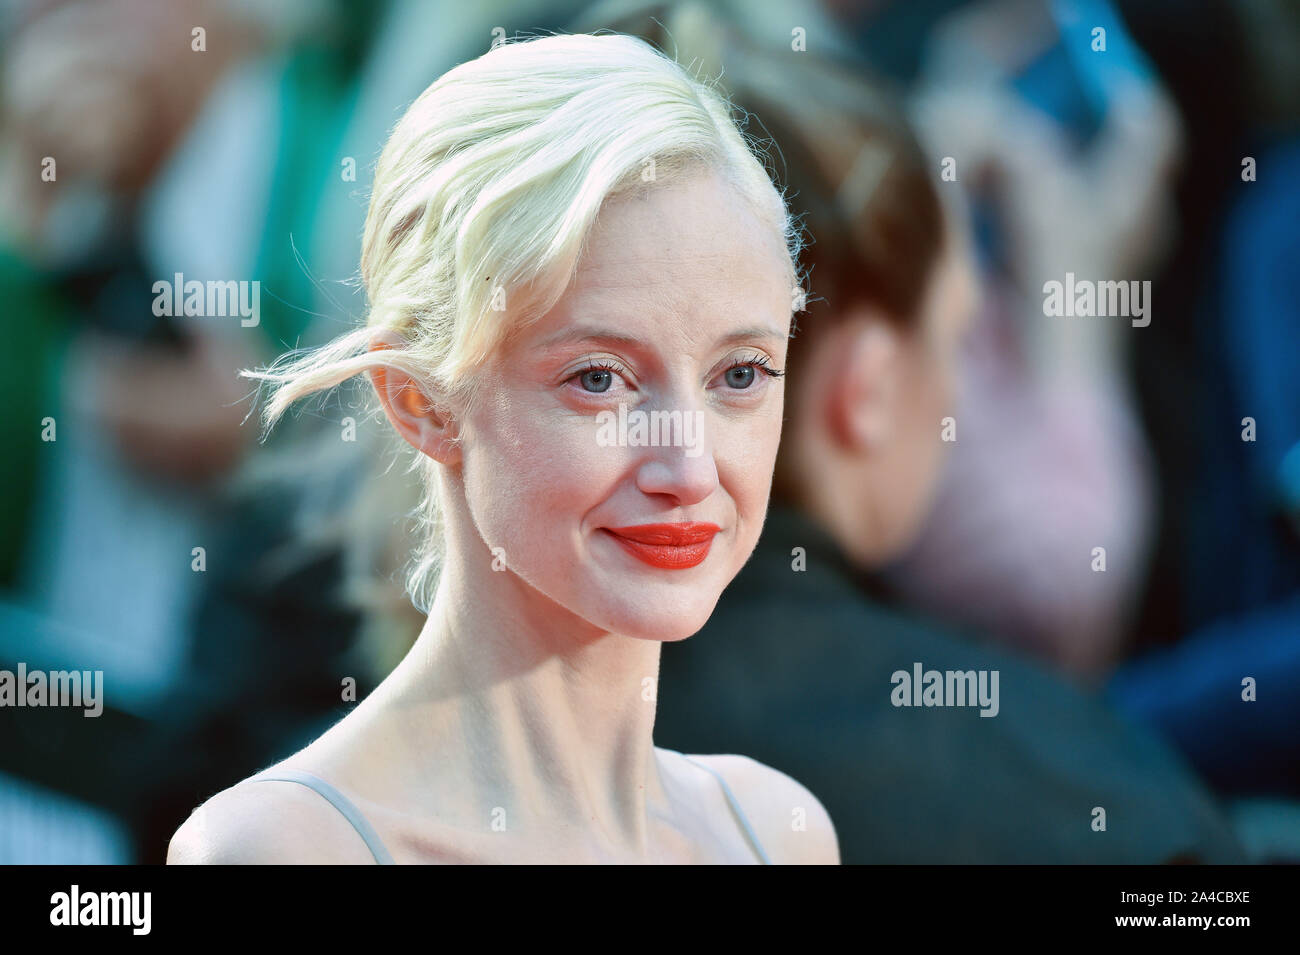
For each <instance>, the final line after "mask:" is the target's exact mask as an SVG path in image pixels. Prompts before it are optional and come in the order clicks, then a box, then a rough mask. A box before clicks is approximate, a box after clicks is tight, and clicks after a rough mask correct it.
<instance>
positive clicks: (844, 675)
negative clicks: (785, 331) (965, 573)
mask: <svg viewBox="0 0 1300 955" xmlns="http://www.w3.org/2000/svg"><path fill="white" fill-rule="evenodd" d="M622 10H623V13H622V15H620V16H619V17H617V18H609V17H606V18H605V19H601V16H600V11H599V10H597V11H594V12H593V13H592V14H591V15H590V16H589V17H588V18H587V19H585V20H583V21H581V24H580V28H581V29H596V28H600V27H607V28H610V29H615V30H619V31H623V32H629V33H633V34H639V35H642V36H644V37H646V38H647V39H650V40H651V41H652V42H654V43H656V44H657V45H659V46H660V47H661V48H663V49H665V50H667V51H668V52H669V53H670V54H675V55H676V57H677V59H678V60H679V62H683V63H691V62H696V63H698V64H699V68H700V69H701V70H702V71H703V72H707V73H711V74H717V73H722V74H723V76H724V82H725V84H726V85H727V88H728V92H729V94H730V95H731V96H732V97H733V100H734V102H735V105H736V106H738V107H740V108H742V109H744V110H748V111H751V112H752V113H753V114H754V115H756V116H757V118H758V121H759V122H760V123H761V126H762V128H763V129H762V130H759V131H760V132H766V133H767V134H770V135H771V137H772V138H773V139H774V140H775V141H776V142H777V143H779V144H780V153H781V156H782V157H783V159H784V163H785V168H784V169H782V170H777V172H778V174H780V175H781V177H782V179H783V180H784V181H785V184H786V185H787V186H788V188H789V190H790V194H791V196H792V200H791V201H792V204H793V205H794V207H795V210H796V211H797V212H802V213H803V214H804V216H805V219H804V226H805V228H806V229H807V230H808V232H809V233H810V244H809V246H808V248H807V251H806V252H805V258H804V264H805V266H806V267H807V268H808V270H809V279H808V283H809V286H810V287H809V299H808V308H807V310H806V312H805V313H804V314H802V315H800V316H798V319H799V321H798V326H799V328H798V330H797V331H796V332H795V334H794V337H793V340H792V341H791V344H790V348H789V353H788V360H787V373H788V378H787V383H788V384H787V393H786V421H785V433H784V435H783V440H782V445H781V451H780V455H779V458H778V462H777V470H776V475H775V478H774V488H773V497H772V506H771V508H770V510H769V514H768V518H767V522H766V525H765V528H764V531H763V534H762V537H761V539H760V541H759V544H758V547H757V549H756V551H755V552H754V555H753V557H752V558H751V559H750V561H749V563H748V564H747V565H746V566H745V568H744V569H743V570H742V571H741V573H740V575H739V576H738V577H737V578H736V580H735V581H734V582H733V583H732V585H731V586H730V587H729V588H728V589H727V590H726V591H725V592H724V594H723V596H722V598H721V601H720V602H719V604H718V607H717V609H716V611H715V613H714V614H713V616H712V617H711V618H710V620H709V622H708V624H707V625H706V626H705V628H704V629H703V631H701V632H700V633H699V634H697V635H696V636H695V637H694V638H692V639H691V640H689V641H685V642H683V643H681V644H678V645H674V646H670V647H667V648H665V650H664V653H663V655H662V662H661V669H660V682H659V690H658V711H657V722H656V725H655V740H656V742H657V743H658V744H660V745H665V746H670V747H675V748H680V749H683V750H687V751H692V752H704V753H708V752H718V753H728V752H738V753H746V754H748V755H750V756H752V757H753V758H755V759H757V760H759V761H761V762H764V763H767V764H769V765H772V766H775V767H778V768H780V769H781V770H782V771H784V772H787V773H790V774H791V775H792V776H794V777H795V778H798V779H799V780H801V781H802V782H803V783H805V784H806V785H807V786H808V787H809V788H810V789H811V790H812V791H813V792H815V793H817V795H818V797H819V799H820V800H821V801H822V803H823V804H824V805H825V807H826V809H827V810H828V811H829V812H830V814H831V816H832V818H834V819H835V824H836V830H837V834H838V836H839V841H840V849H841V857H842V859H843V861H844V862H845V863H852V862H950V863H966V862H970V863H976V862H979V863H1010V862H1042V863H1094V862H1113V863H1156V862H1186V861H1200V862H1240V861H1244V857H1243V854H1242V850H1241V848H1240V846H1239V845H1238V843H1237V840H1236V838H1235V836H1234V834H1233V833H1232V831H1231V830H1230V828H1229V827H1228V825H1227V824H1226V822H1225V821H1224V820H1223V817H1222V816H1221V815H1220V812H1219V809H1218V807H1217V806H1216V805H1215V804H1214V802H1213V800H1212V799H1211V797H1210V796H1209V795H1208V793H1207V792H1206V791H1205V789H1204V788H1203V787H1202V785H1201V784H1200V782H1199V781H1198V780H1197V779H1196V778H1195V777H1194V776H1193V775H1192V774H1191V773H1190V772H1189V771H1188V770H1187V768H1186V767H1185V765H1184V764H1183V763H1182V762H1181V761H1180V760H1179V759H1178V757H1176V756H1175V755H1174V754H1173V753H1172V752H1171V751H1170V750H1169V749H1168V748H1166V747H1165V746H1164V745H1163V744H1162V743H1160V742H1159V741H1158V740H1157V739H1155V738H1154V737H1153V736H1151V735H1150V734H1148V733H1146V732H1145V731H1142V730H1139V729H1137V728H1135V727H1133V726H1131V725H1129V724H1127V723H1126V722H1124V721H1123V720H1121V719H1120V718H1119V717H1118V716H1116V715H1115V714H1114V713H1113V712H1112V711H1111V710H1110V709H1108V708H1106V707H1105V706H1104V705H1103V704H1102V703H1101V702H1099V701H1098V700H1097V699H1095V698H1094V697H1092V696H1090V695H1087V694H1085V693H1084V692H1082V691H1080V690H1078V689H1076V688H1074V687H1072V686H1070V685H1067V683H1066V682H1064V681H1063V680H1062V679H1060V678H1058V677H1056V676H1054V675H1052V674H1050V673H1048V672H1046V671H1045V670H1043V669H1041V668H1039V667H1037V666H1036V665H1033V664H1030V663H1028V662H1026V661H1024V660H1022V659H1021V658H1019V657H1017V656H1014V655H1012V654H1010V653H1007V652H1004V651H999V650H995V649H991V648H988V647H986V646H981V645H979V644H978V643H977V641H975V640H974V639H970V638H969V635H967V634H964V633H959V632H955V631H946V630H944V629H940V628H938V627H936V626H934V625H932V624H930V623H929V622H927V621H925V620H923V619H921V618H919V617H918V616H916V615H912V614H908V613H904V612H900V611H896V610H894V609H891V608H889V607H887V606H886V605H885V599H884V598H885V594H884V592H883V588H882V587H881V586H880V585H879V583H878V582H876V581H875V580H873V578H872V577H871V576H870V575H871V573H872V572H873V571H874V570H876V569H878V568H879V567H881V566H882V565H883V564H885V563H886V562H888V561H889V560H890V559H892V558H893V557H895V556H896V555H897V554H898V553H899V552H900V551H901V550H902V549H904V548H905V547H906V546H907V544H908V543H909V542H910V540H911V539H912V537H913V536H914V535H915V534H916V533H917V530H918V528H919V526H920V524H921V522H922V520H923V518H924V517H925V515H926V512H927V509H928V507H929V504H930V500H931V497H932V494H933V489H934V486H935V484H936V479H937V476H938V474H939V473H940V470H941V464H942V450H943V448H944V444H943V442H942V440H941V439H942V429H943V427H944V422H943V419H944V418H945V417H946V416H947V415H948V414H949V413H950V412H949V410H947V409H948V408H949V406H950V401H951V394H952V390H953V376H954V373H955V370H956V369H955V367H954V365H955V361H956V355H957V346H958V343H959V340H960V335H961V331H962V327H963V325H964V323H965V321H966V316H967V314H968V313H969V312H970V311H971V309H972V308H973V306H974V303H975V302H974V299H975V296H974V294H973V292H974V290H973V288H972V283H971V269H970V265H969V260H968V257H967V252H966V240H965V238H964V234H965V224H964V222H963V220H962V218H961V216H960V214H959V213H958V212H957V211H956V210H948V209H945V207H944V205H943V203H942V202H941V200H940V197H939V195H938V193H937V192H936V189H935V187H934V185H933V184H932V181H933V178H937V174H938V168H939V167H938V165H937V163H931V162H930V161H929V160H928V159H927V158H926V157H925V156H924V154H923V152H922V150H921V148H920V147H919V145H918V143H917V141H916V139H915V138H914V136H913V134H912V133H911V131H910V130H909V128H908V126H907V124H906V122H905V120H904V119H903V117H902V116H901V114H900V113H899V111H898V110H897V108H896V107H895V106H894V105H893V104H892V103H891V101H890V99H889V97H888V95H887V94H886V92H885V91H883V90H882V89H881V88H880V87H879V86H878V85H877V84H875V83H873V82H872V81H870V80H868V79H866V78H865V72H864V70H863V69H862V67H861V66H860V65H857V64H851V63H845V64H844V65H843V67H837V66H835V65H832V64H831V63H830V61H829V60H828V59H827V58H826V57H825V56H819V57H817V58H814V57H811V56H803V55H799V54H797V53H795V54H792V53H791V52H790V50H788V49H785V50H782V49H780V48H775V49H772V50H771V51H769V52H760V50H759V49H758V48H756V47H755V46H753V45H751V44H750V43H748V42H747V41H746V40H745V39H744V38H743V37H742V36H741V35H740V34H739V33H738V32H736V31H735V30H733V29H731V28H728V27H726V26H725V25H724V24H723V23H722V22H721V21H720V20H718V19H717V18H715V17H713V16H712V15H711V14H709V13H707V12H706V10H705V9H704V8H703V7H701V6H699V5H688V6H683V7H672V6H653V7H643V8H640V9H639V10H638V11H637V12H635V13H629V12H627V7H626V5H623V7H622ZM755 131H756V130H754V129H751V132H755ZM918 664H919V667H920V669H921V671H922V672H923V673H924V672H925V671H938V672H939V673H940V674H944V673H952V672H960V673H971V674H972V675H978V676H979V677H982V678H984V679H985V681H986V682H985V683H984V684H983V688H985V689H987V690H990V691H991V692H989V693H987V694H986V696H985V697H984V698H983V702H982V703H981V704H980V705H974V704H975V703H976V701H975V700H974V699H967V700H965V701H964V702H965V704H966V705H964V706H963V705H956V706H953V705H947V706H945V705H932V704H933V702H934V700H933V698H932V697H931V696H930V695H929V693H928V691H927V693H926V694H924V695H923V693H922V687H921V686H915V687H913V686H910V681H911V680H912V678H913V675H914V674H915V673H916V669H915V668H916V667H917V665H918ZM900 673H901V674H902V676H901V677H900V676H899V674H900ZM995 677H996V679H997V682H994V678H995ZM917 682H918V683H920V682H925V683H927V684H928V683H929V680H928V678H925V679H923V680H919V681H917ZM954 683H955V681H952V680H949V681H948V682H947V683H946V687H947V688H948V689H949V690H951V689H952V687H953V686H954ZM937 689H938V690H939V693H938V700H946V701H947V702H948V703H949V704H952V703H954V702H957V701H956V700H955V699H954V698H952V697H945V696H944V695H943V692H944V689H945V687H944V686H940V687H938V688H937ZM953 696H955V694H954V695H953ZM985 717H987V718H985ZM792 824H793V825H797V824H798V820H797V818H796V819H792Z"/></svg>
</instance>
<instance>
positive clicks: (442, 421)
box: [370, 336, 460, 465]
mask: <svg viewBox="0 0 1300 955" xmlns="http://www.w3.org/2000/svg"><path fill="white" fill-rule="evenodd" d="M394 347H400V346H399V345H398V344H397V343H396V342H395V341H394V340H393V339H392V337H391V336H376V338H375V340H374V341H373V342H372V343H371V345H370V350H371V351H380V350H382V349H385V348H394ZM370 381H371V383H372V384H373V385H374V387H375V393H376V394H377V395H378V396H379V401H380V404H382V405H383V406H384V414H385V415H387V416H388V420H389V421H390V422H391V423H392V425H393V427H394V428H396V429H397V433H398V434H400V435H401V436H402V437H403V438H404V439H405V440H406V443H407V444H409V445H411V447H413V448H415V449H416V450H417V451H421V452H423V453H424V454H427V455H428V456H429V457H431V458H433V459H434V460H435V461H439V462H441V463H442V464H446V465H456V464H459V463H460V445H459V444H458V443H457V441H456V438H457V436H458V435H457V424H456V421H455V419H454V418H453V417H452V416H451V415H450V414H449V413H448V412H447V410H446V409H445V408H439V407H438V406H437V405H436V404H435V402H434V401H433V399H432V398H430V396H429V395H428V394H426V393H425V391H424V389H423V388H422V387H421V385H420V383H419V382H418V381H417V380H416V379H415V378H413V377H412V376H411V375H409V374H408V373H406V372H405V371H403V370H402V369H400V368H395V367H393V366H392V365H378V366H376V367H374V368H372V369H371V370H370Z"/></svg>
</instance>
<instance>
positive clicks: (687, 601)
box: [601, 588, 718, 643]
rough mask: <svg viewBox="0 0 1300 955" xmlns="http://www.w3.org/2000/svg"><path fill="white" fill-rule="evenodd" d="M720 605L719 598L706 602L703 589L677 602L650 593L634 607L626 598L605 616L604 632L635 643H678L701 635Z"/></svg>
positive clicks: (665, 595)
mask: <svg viewBox="0 0 1300 955" xmlns="http://www.w3.org/2000/svg"><path fill="white" fill-rule="evenodd" d="M701 589H702V588H701ZM717 603H718V597H717V595H714V596H713V597H712V598H711V599H707V600H706V599H703V598H702V597H701V594H700V589H696V590H695V591H694V592H693V593H691V594H689V595H685V596H677V597H676V599H674V595H673V594H656V593H653V592H647V593H646V594H645V595H644V596H643V597H641V598H639V599H637V600H636V602H635V603H631V602H630V601H629V599H628V597H627V596H625V597H624V598H623V599H622V600H620V601H619V605H618V606H616V607H610V608H609V609H608V612H607V613H606V614H604V615H602V616H603V620H602V623H601V628H602V629H604V630H608V631H609V632H611V633H618V634H622V635H623V636H627V637H632V638H633V639H636V640H657V641H659V642H660V643H676V642H677V641H679V640H685V639H686V638H687V637H689V636H691V635H693V634H696V633H699V631H700V630H702V629H703V628H704V625H705V624H706V623H708V622H709V617H711V616H712V615H713V608H714V607H715V606H717Z"/></svg>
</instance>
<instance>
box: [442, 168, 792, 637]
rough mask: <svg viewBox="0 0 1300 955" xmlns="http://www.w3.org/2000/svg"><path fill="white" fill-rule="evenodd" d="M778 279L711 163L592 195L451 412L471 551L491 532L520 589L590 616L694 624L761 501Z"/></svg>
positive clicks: (775, 243)
mask: <svg viewBox="0 0 1300 955" xmlns="http://www.w3.org/2000/svg"><path fill="white" fill-rule="evenodd" d="M789 285H790V282H789V265H788V259H787V257H786V254H785V250H784V244H783V240H782V237H781V236H780V235H779V234H777V233H776V232H775V230H774V229H772V227H770V226H765V225H763V224H762V223H761V222H760V220H758V219H757V218H756V217H755V216H754V215H753V214H752V213H751V212H750V211H749V210H748V208H747V207H746V206H745V205H744V204H743V201H742V200H741V198H740V197H739V195H738V194H737V193H736V192H735V191H734V190H733V189H732V188H731V187H730V186H729V185H727V184H726V183H725V182H724V181H723V180H721V179H719V178H717V176H716V174H714V173H712V172H701V173H698V174H696V175H695V176H693V177H692V178H690V179H686V180H681V181H679V182H674V183H666V184H663V185H655V186H652V187H651V188H650V189H649V191H648V192H646V193H644V194H642V195H633V196H627V197H622V198H619V199H617V200H614V201H612V202H609V203H607V204H606V206H605V207H604V208H603V209H602V211H601V214H600V216H599V217H598V219H597V221H596V224H595V225H594V227H593V230H592V233H591V235H590V238H589V240H588V243H587V246H586V252H585V254H584V257H583V258H582V260H581V261H580V263H579V266H578V270H577V273H576V276H575V278H574V280H573V282H572V283H571V284H570V286H569V287H568V289H567V290H566V292H565V294H564V296H563V297H562V298H561V299H560V301H559V302H558V303H557V304H556V306H555V307H554V308H553V309H552V310H551V311H550V312H549V313H547V314H546V315H545V316H543V317H542V318H541V319H540V320H539V321H537V322H536V323H534V324H532V325H530V326H528V327H526V328H525V329H523V330H522V331H521V332H519V333H518V335H516V336H513V337H512V338H511V339H510V340H509V342H508V344H507V345H506V346H504V347H503V348H502V349H501V350H500V351H499V352H498V354H497V355H496V356H495V357H494V359H493V360H492V361H491V362H490V363H489V364H488V366H487V367H486V368H485V369H484V370H483V371H482V372H481V375H480V379H479V382H480V390H479V398H478V400H477V401H476V402H475V404H474V405H473V406H472V408H471V409H470V410H469V411H468V413H467V414H468V417H467V418H465V420H464V421H463V423H462V427H461V438H462V461H463V467H462V469H461V472H460V474H461V480H462V486H463V489H464V494H465V498H466V503H467V507H468V510H469V513H470V515H471V517H472V519H473V521H474V523H475V525H476V527H477V529H478V531H479V534H480V535H481V536H482V538H483V540H484V542H485V543H486V544H487V547H486V548H484V557H483V560H484V565H485V566H487V562H488V561H490V560H492V553H493V552H489V548H500V550H499V551H494V553H495V554H496V555H497V557H498V558H499V559H498V560H497V566H498V568H500V567H504V572H508V573H511V574H513V575H515V576H516V577H517V578H518V579H519V580H520V581H521V582H522V584H523V585H524V592H525V593H535V594H536V595H537V597H538V599H544V600H549V601H551V602H553V603H555V604H558V605H559V606H560V607H563V608H565V609H566V610H568V611H570V612H571V613H572V614H574V615H575V616H577V617H578V618H581V619H582V620H584V621H586V622H588V623H589V624H591V625H592V626H593V627H595V628H597V629H599V630H603V631H612V632H617V633H622V634H625V635H628V636H633V637H638V638H646V639H659V640H676V639H682V638H684V637H687V636H690V635H691V634H693V633H695V632H696V631H697V630H699V629H700V628H701V627H702V626H703V625H704V623H705V621H706V620H707V619H708V617H709V614H710V613H712V611H713V607H714V605H715V603H716V602H717V600H718V597H719V595H720V594H721V593H722V590H723V588H724V587H726V585H727V584H728V583H729V582H730V581H731V580H732V578H733V577H734V576H735V575H736V573H737V572H738V571H739V570H740V568H741V566H742V565H743V564H744V563H745V561H746V560H747V559H748V558H749V556H750V553H751V552H752V550H753V548H754V545H755V543H756V542H757V540H758V535H759V531H760V530H761V528H762V524H763V518H764V514H765V512H766V509H767V501H768V493H769V491H770V488H771V481H772V469H773V465H774V462H775V459H776V452H777V447H778V445H779V443H780V439H781V415H782V405H783V401H782V397H783V387H782V382H781V381H780V379H779V377H777V376H775V375H773V374H771V372H773V371H777V372H780V371H781V370H783V369H784V365H785V356H786V344H787V340H788V337H789V332H790V318H791V314H792V309H793V305H794V296H795V290H794V289H793V288H791V287H789ZM651 525H653V526H651Z"/></svg>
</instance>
